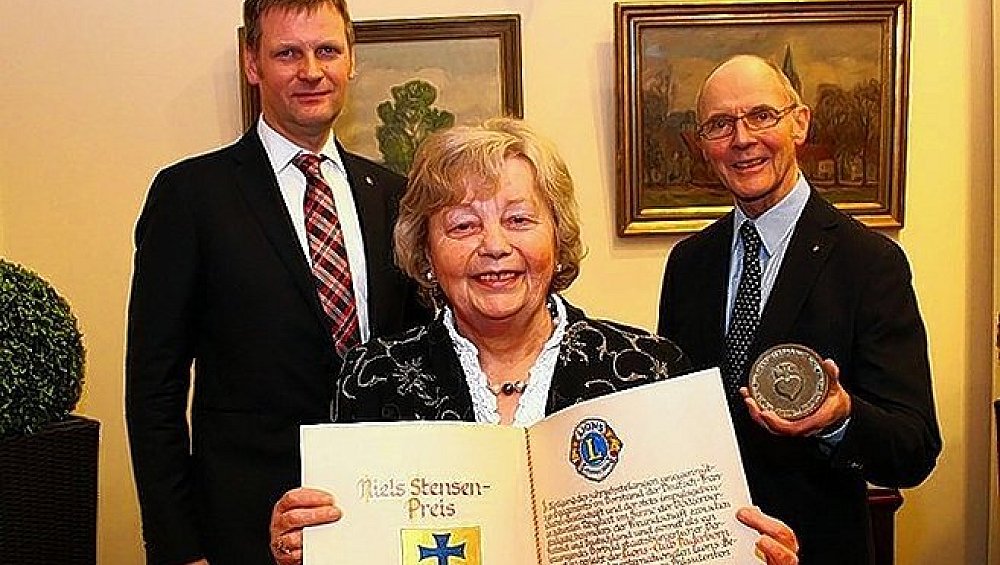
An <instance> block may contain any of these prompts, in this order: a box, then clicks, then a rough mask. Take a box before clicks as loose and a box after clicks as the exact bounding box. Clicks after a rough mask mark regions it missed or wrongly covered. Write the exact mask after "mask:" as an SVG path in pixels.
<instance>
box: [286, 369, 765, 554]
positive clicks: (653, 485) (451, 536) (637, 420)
mask: <svg viewBox="0 0 1000 565" xmlns="http://www.w3.org/2000/svg"><path fill="white" fill-rule="evenodd" d="M301 435H302V437H301V440H302V442H301V448H302V465H303V471H302V478H303V484H304V485H306V486H310V487H316V488H321V489H324V490H328V491H330V492H332V493H334V496H335V497H336V499H337V503H338V505H339V506H340V508H341V509H342V510H343V513H344V515H343V518H342V519H341V520H340V521H339V522H337V523H335V524H330V525H326V526H319V527H315V528H308V529H307V530H306V532H305V542H304V544H305V545H304V551H305V553H304V562H305V565H319V564H355V563H366V564H367V563H371V564H378V565H397V564H398V565H480V564H486V565H494V564H496V565H535V564H538V565H550V564H551V565H594V564H600V565H606V564H608V565H610V564H615V565H631V564H635V565H638V564H672V565H673V564H677V565H680V564H688V563H691V564H699V565H701V564H706V563H726V564H733V563H736V564H744V563H746V564H750V563H754V564H757V565H759V564H760V561H759V560H758V559H757V558H756V557H755V556H754V542H755V540H756V538H757V534H756V532H754V531H753V530H751V529H749V528H747V527H745V526H743V525H742V524H740V523H739V522H737V520H736V509H737V508H739V507H741V506H749V505H750V495H749V492H748V490H747V486H746V478H745V476H744V474H743V467H742V465H741V462H740V456H739V451H738V449H737V446H736V438H735V435H734V433H733V427H732V423H731V420H730V418H729V412H728V409H727V407H726V401H725V397H724V394H723V391H722V385H721V381H720V378H719V373H718V370H717V369H711V370H708V371H702V372H699V373H695V374H692V375H688V376H683V377H678V378H674V379H669V380H666V381H662V382H659V383H655V384H650V385H646V386H642V387H638V388H634V389H631V390H627V391H623V392H619V393H616V394H612V395H608V396H605V397H602V398H599V399H595V400H591V401H587V402H583V403H580V404H577V405H575V406H572V407H570V408H567V409H565V410H561V411H560V412H558V413H556V414H553V415H551V416H549V417H547V418H545V419H544V420H542V421H541V422H538V423H537V424H535V425H533V426H531V427H530V428H528V429H525V428H518V427H511V426H497V425H489V424H473V423H454V422H453V423H446V422H405V423H396V424H324V425H317V426H304V427H303V428H302V431H301Z"/></svg>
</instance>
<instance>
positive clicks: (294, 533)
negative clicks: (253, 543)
mask: <svg viewBox="0 0 1000 565" xmlns="http://www.w3.org/2000/svg"><path fill="white" fill-rule="evenodd" d="M340 516H341V513H340V508H337V507H336V506H335V505H334V500H333V495H331V494H330V493H328V492H325V491H322V490H317V489H311V488H297V489H292V490H290V491H288V492H286V493H285V494H284V496H282V497H281V499H280V500H278V503H277V504H275V505H274V510H272V511H271V555H273V556H274V560H275V561H277V562H278V565H298V564H299V563H302V528H304V527H306V526H318V525H320V524H329V523H331V522H336V521H337V520H340Z"/></svg>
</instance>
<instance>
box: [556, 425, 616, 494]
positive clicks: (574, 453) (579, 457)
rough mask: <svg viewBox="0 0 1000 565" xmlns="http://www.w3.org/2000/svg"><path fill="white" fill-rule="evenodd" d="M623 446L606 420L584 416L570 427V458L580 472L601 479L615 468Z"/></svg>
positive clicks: (598, 480) (584, 475) (585, 476)
mask: <svg viewBox="0 0 1000 565" xmlns="http://www.w3.org/2000/svg"><path fill="white" fill-rule="evenodd" d="M622 447H623V445H622V441H621V440H620V439H618V436H617V435H616V434H615V431H614V430H613V429H611V426H610V425H608V423H607V422H605V421H604V420H602V419H600V418H587V419H586V420H582V421H581V422H580V423H579V424H577V425H576V427H575V428H574V429H573V437H572V439H571V440H570V446H569V462H570V463H571V464H572V465H573V467H574V468H576V472H577V473H579V474H580V476H582V477H584V478H587V479H590V480H592V481H595V482H600V481H603V480H604V479H606V478H607V477H608V475H610V474H611V471H613V470H614V468H615V465H616V464H617V463H618V454H619V453H621V450H622Z"/></svg>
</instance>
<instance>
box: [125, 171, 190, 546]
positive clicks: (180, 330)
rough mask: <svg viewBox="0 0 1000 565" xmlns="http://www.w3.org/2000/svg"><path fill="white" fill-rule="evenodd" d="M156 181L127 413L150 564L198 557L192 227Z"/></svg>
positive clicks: (166, 179)
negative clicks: (190, 401) (191, 424)
mask: <svg viewBox="0 0 1000 565" xmlns="http://www.w3.org/2000/svg"><path fill="white" fill-rule="evenodd" d="M176 176H177V175H171V174H169V172H165V173H161V174H159V175H157V178H156V179H155V180H154V181H153V185H152V187H151V188H150V191H149V195H148V197H147V201H146V205H145V208H144V209H143V212H142V214H141V216H140V218H139V222H138V224H137V227H136V253H135V265H134V269H135V270H134V273H133V278H132V291H131V298H130V300H129V318H128V345H127V353H126V371H125V403H126V405H125V408H126V421H127V424H128V436H129V444H130V447H131V452H132V466H133V471H134V475H135V481H136V487H137V490H138V494H139V502H140V506H141V510H142V519H143V533H144V539H145V542H146V554H147V560H148V562H149V563H183V562H188V561H191V560H194V559H197V558H199V557H201V549H200V544H199V540H198V534H197V530H196V528H197V526H198V519H197V513H196V510H195V508H196V501H195V499H194V498H195V497H194V493H193V487H192V478H191V470H190V469H191V455H190V453H191V449H190V437H189V435H188V426H187V420H186V410H187V398H188V389H189V387H190V382H191V363H192V359H193V357H194V351H193V343H194V336H195V332H196V326H197V322H196V317H195V312H196V311H197V309H196V305H197V302H198V297H197V293H196V288H197V286H198V239H197V233H196V229H195V222H194V220H193V218H192V215H191V212H190V210H189V209H188V206H187V203H185V202H184V200H183V198H181V195H180V193H179V190H178V187H177V186H175V185H176V184H177V183H175V182H173V180H174V179H175V178H176Z"/></svg>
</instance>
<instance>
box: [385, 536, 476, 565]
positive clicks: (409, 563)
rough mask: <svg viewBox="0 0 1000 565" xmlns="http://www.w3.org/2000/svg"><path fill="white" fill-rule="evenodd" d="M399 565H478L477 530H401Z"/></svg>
mask: <svg viewBox="0 0 1000 565" xmlns="http://www.w3.org/2000/svg"><path fill="white" fill-rule="evenodd" d="M400 542H401V543H402V547H401V551H402V555H403V560H402V564H403V565H480V564H481V562H482V561H481V558H480V555H481V551H480V541H479V528H478V527H472V528H435V529H404V530H401V531H400Z"/></svg>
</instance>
